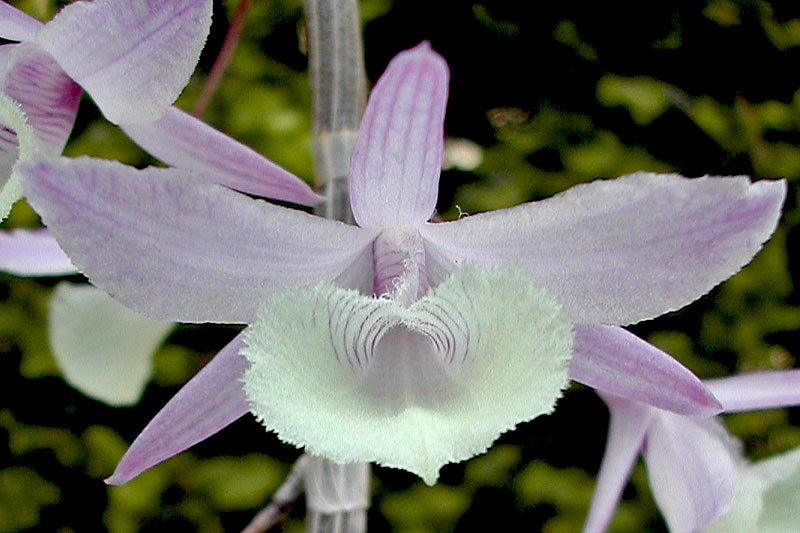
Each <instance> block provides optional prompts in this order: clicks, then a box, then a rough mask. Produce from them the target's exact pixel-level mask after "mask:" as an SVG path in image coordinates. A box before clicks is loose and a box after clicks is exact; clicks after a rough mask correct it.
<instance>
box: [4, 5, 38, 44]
mask: <svg viewBox="0 0 800 533" xmlns="http://www.w3.org/2000/svg"><path fill="white" fill-rule="evenodd" d="M41 27H42V23H41V22H39V21H38V20H36V19H35V18H33V17H31V16H30V15H28V14H27V13H23V12H22V11H20V10H19V9H17V8H15V7H14V6H12V5H10V4H8V3H7V2H0V37H2V38H3V39H8V40H10V41H29V40H31V39H33V38H34V37H36V32H37V31H39V28H41Z"/></svg>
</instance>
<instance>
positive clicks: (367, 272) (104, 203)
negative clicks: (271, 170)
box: [17, 158, 374, 323]
mask: <svg viewBox="0 0 800 533" xmlns="http://www.w3.org/2000/svg"><path fill="white" fill-rule="evenodd" d="M17 170H18V172H19V175H20V179H21V180H22V183H23V187H24V189H25V193H26V196H27V197H28V201H29V202H30V203H31V205H32V206H33V207H34V209H36V211H37V212H38V213H39V214H40V215H41V216H42V219H43V220H44V222H45V224H46V225H47V226H48V228H49V230H50V231H51V232H52V233H53V235H54V236H55V238H56V239H57V240H58V242H59V244H60V245H61V246H62V248H63V249H64V250H65V251H66V252H67V255H69V257H70V259H71V260H72V262H73V263H74V264H75V266H77V267H78V268H79V269H80V270H81V271H82V272H84V273H85V274H86V275H87V276H88V277H89V279H90V280H91V281H92V283H93V284H95V285H96V286H98V287H100V288H101V289H103V290H105V291H106V292H108V293H109V294H111V295H112V296H114V297H115V298H116V299H118V300H119V301H120V302H122V303H124V304H126V305H127V306H128V307H131V308H132V309H134V310H136V311H139V312H140V313H142V314H144V315H145V316H149V317H150V318H153V319H156V320H167V321H184V322H205V321H210V322H239V323H242V322H244V323H247V322H249V321H251V320H252V319H253V318H254V317H255V312H256V309H257V307H258V305H259V304H260V303H261V301H262V300H263V299H264V297H265V296H266V295H267V294H269V293H270V292H273V291H276V290H280V289H283V288H287V287H293V286H298V285H308V284H311V283H315V282H317V281H320V280H334V279H337V278H340V279H339V282H340V283H341V284H342V285H343V286H350V287H358V288H361V287H364V286H366V287H369V288H368V289H367V290H369V289H370V288H371V283H372V257H371V256H372V246H371V243H372V239H373V237H374V235H373V233H374V232H372V231H369V230H365V229H362V228H358V227H355V226H348V225H345V224H342V223H340V222H333V221H330V220H325V219H321V218H319V217H315V216H312V215H309V214H307V213H303V212H300V211H297V210H293V209H287V208H283V207H278V206H275V205H272V204H268V203H266V202H264V201H261V200H253V199H252V198H249V197H247V196H245V195H242V194H239V193H236V192H234V191H231V190H230V189H227V188H225V187H221V186H219V185H214V184H211V183H208V182H207V181H206V180H205V179H203V178H200V177H198V176H196V175H192V174H190V173H188V172H185V171H180V170H177V169H159V168H148V169H144V170H136V169H134V168H131V167H126V166H125V165H122V164H119V163H116V162H112V161H103V160H92V159H89V158H79V159H66V158H61V159H52V160H46V161H45V160H42V161H31V162H24V163H22V164H19V165H18V166H17ZM350 283H352V285H348V284H350Z"/></svg>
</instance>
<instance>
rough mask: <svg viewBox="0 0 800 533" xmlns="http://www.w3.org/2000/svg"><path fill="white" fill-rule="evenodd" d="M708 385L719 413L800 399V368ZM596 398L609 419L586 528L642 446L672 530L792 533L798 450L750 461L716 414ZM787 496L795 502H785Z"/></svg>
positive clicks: (593, 524) (607, 505)
mask: <svg viewBox="0 0 800 533" xmlns="http://www.w3.org/2000/svg"><path fill="white" fill-rule="evenodd" d="M706 385H707V386H708V388H709V389H710V390H711V391H712V392H713V393H714V395H715V397H716V398H717V399H719V401H720V403H721V404H722V407H723V409H724V412H725V413H735V412H741V411H755V410H759V409H776V408H781V407H788V406H795V405H800V370H787V371H773V372H762V373H754V374H743V375H740V376H734V377H730V378H722V379H713V380H708V381H706ZM601 397H602V398H603V400H604V401H605V402H606V404H607V405H608V407H609V410H610V412H611V422H610V425H609V432H608V442H607V444H606V453H605V456H604V457H603V462H602V464H601V467H600V473H599V475H598V479H597V487H596V488H595V494H594V497H593V499H592V504H591V507H590V509H589V516H588V518H587V520H586V524H585V526H584V532H585V533H590V532H600V531H604V530H605V528H606V527H607V525H608V523H609V521H610V520H611V517H612V514H613V512H614V508H615V507H616V504H617V502H618V501H619V498H620V496H621V494H622V489H623V487H624V485H625V480H626V479H627V478H628V475H629V474H630V471H631V469H632V468H633V463H634V462H635V461H636V457H637V456H638V454H639V451H640V450H642V453H643V455H644V460H645V464H646V465H647V470H648V475H649V479H650V487H651V488H652V490H653V495H654V497H655V500H656V503H657V504H658V506H659V508H660V509H661V512H662V513H663V515H664V518H665V520H666V522H667V525H668V526H669V528H670V531H672V532H673V533H683V532H685V533H690V532H695V531H726V532H728V531H730V532H739V531H741V532H743V533H744V532H750V531H774V532H785V533H789V532H790V531H796V528H797V525H798V522H797V514H796V512H797V503H796V502H798V501H800V500H798V498H800V455H798V451H795V452H791V453H789V454H787V455H785V456H782V457H780V458H774V459H769V460H767V461H763V462H761V463H756V464H749V463H748V462H747V461H746V460H745V459H744V458H743V456H742V451H741V443H739V442H738V441H737V440H736V439H735V438H734V437H733V436H731V435H729V434H728V432H727V431H726V430H725V428H724V426H723V425H722V424H721V423H720V422H719V421H718V420H716V419H714V418H705V419H704V418H696V417H689V416H683V415H678V414H675V413H670V412H667V411H664V410H661V409H657V408H654V407H651V406H647V405H643V404H640V403H637V402H631V401H629V400H625V399H622V398H618V397H614V396H610V395H607V394H601ZM782 498H783V500H781V499H782ZM789 501H794V502H795V504H794V505H790V506H788V507H784V504H785V503H787V502H789ZM770 502H773V503H770ZM790 510H791V511H790ZM786 513H790V514H791V516H792V522H791V524H792V527H789V528H787V527H786V526H785V525H783V526H781V525H780V524H788V523H789V522H786V520H787V515H786ZM757 524H758V527H756V525H757ZM769 524H772V525H773V527H772V529H769V527H768V525H769Z"/></svg>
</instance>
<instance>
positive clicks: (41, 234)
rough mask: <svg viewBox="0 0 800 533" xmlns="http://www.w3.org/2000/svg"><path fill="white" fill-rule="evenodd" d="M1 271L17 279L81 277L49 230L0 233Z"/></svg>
mask: <svg viewBox="0 0 800 533" xmlns="http://www.w3.org/2000/svg"><path fill="white" fill-rule="evenodd" d="M0 270H2V271H3V272H8V273H10V274H14V275H15V276H65V275H70V274H77V273H78V269H76V268H75V267H74V266H73V265H72V262H71V261H70V260H69V257H67V255H66V254H65V253H64V252H63V250H61V247H60V246H59V245H58V243H57V242H56V240H55V239H54V238H53V237H52V235H50V233H49V232H48V231H47V230H45V229H40V230H27V229H19V228H18V229H14V230H11V231H3V232H0Z"/></svg>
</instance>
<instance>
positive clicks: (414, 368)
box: [242, 267, 573, 484]
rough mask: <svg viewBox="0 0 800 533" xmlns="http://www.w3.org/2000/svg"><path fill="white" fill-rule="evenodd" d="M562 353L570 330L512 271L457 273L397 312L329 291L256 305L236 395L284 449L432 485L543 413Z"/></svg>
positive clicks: (563, 370)
mask: <svg viewBox="0 0 800 533" xmlns="http://www.w3.org/2000/svg"><path fill="white" fill-rule="evenodd" d="M499 315H502V316H504V319H503V320H498V318H497V317H498V316H499ZM572 344H573V333H572V324H571V322H570V320H569V319H568V318H567V317H566V315H564V313H563V311H561V308H560V306H559V305H558V303H557V302H556V301H555V300H554V299H553V298H552V296H550V295H549V294H547V292H546V291H544V290H542V289H539V288H536V287H534V286H533V284H532V283H531V282H530V278H529V276H528V275H527V273H526V272H525V271H523V270H520V269H510V268H507V269H505V270H501V271H497V272H487V271H485V270H483V269H481V268H477V267H465V268H463V269H461V270H459V271H457V272H456V273H455V274H453V275H452V276H451V277H450V278H449V279H448V280H446V281H445V282H443V283H442V284H440V285H439V286H438V287H437V288H436V289H434V290H432V291H431V292H429V293H428V294H426V295H425V296H423V297H422V298H421V299H419V300H417V301H415V302H414V303H412V304H411V305H410V306H408V307H405V306H402V305H400V304H399V303H397V302H396V301H394V300H392V299H390V298H378V299H376V298H371V297H368V296H364V295H361V294H359V293H358V292H356V291H347V290H344V289H340V288H338V287H336V286H335V285H333V284H331V283H330V282H327V283H323V284H320V285H317V286H315V287H313V288H312V289H294V290H288V291H283V292H279V293H277V294H274V295H272V296H271V297H269V298H267V301H266V302H265V303H264V304H263V306H262V307H261V309H260V311H259V315H258V317H257V319H256V321H255V323H254V324H253V325H252V326H251V327H250V328H249V329H248V331H247V334H246V335H245V345H246V347H245V348H244V350H242V354H243V355H244V356H245V357H247V359H248V361H250V368H249V369H248V370H247V372H246V373H245V375H244V390H245V394H246V395H247V397H248V399H249V401H250V405H251V410H252V412H253V413H254V414H255V415H256V417H257V418H258V419H259V420H261V421H262V422H263V423H264V425H265V426H266V427H267V428H268V429H270V430H273V431H276V432H277V433H278V436H279V437H280V438H281V439H283V440H285V441H287V442H291V443H293V444H297V445H302V446H305V447H306V449H307V450H308V451H309V452H311V453H313V454H315V455H322V456H324V457H327V458H329V459H332V460H333V461H336V462H340V463H351V462H367V461H369V462H377V463H378V464H383V465H386V466H394V467H400V468H404V469H406V470H409V471H411V472H414V473H416V474H418V475H419V476H421V477H422V478H423V479H424V480H425V481H426V482H427V483H429V484H433V483H434V482H435V481H436V478H437V477H438V475H439V468H440V467H441V466H442V465H444V464H447V463H450V462H456V461H462V460H464V459H468V458H470V457H472V456H473V455H476V454H478V453H482V452H484V451H486V449H487V448H488V447H489V446H490V445H491V444H492V442H494V440H495V439H496V438H497V436H498V434H499V433H500V432H502V431H507V430H509V429H513V428H514V426H515V425H516V424H517V423H519V422H523V421H526V420H530V419H532V418H535V417H537V416H539V415H541V414H546V413H549V412H551V411H552V410H553V407H554V405H555V400H556V399H557V398H558V397H560V396H561V391H562V390H563V389H564V388H565V387H566V386H567V384H568V383H569V377H568V369H569V360H570V357H571V354H572ZM312 384H313V385H312ZM309 385H312V386H309ZM476 421H480V423H476ZM342 428H346V431H342Z"/></svg>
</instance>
